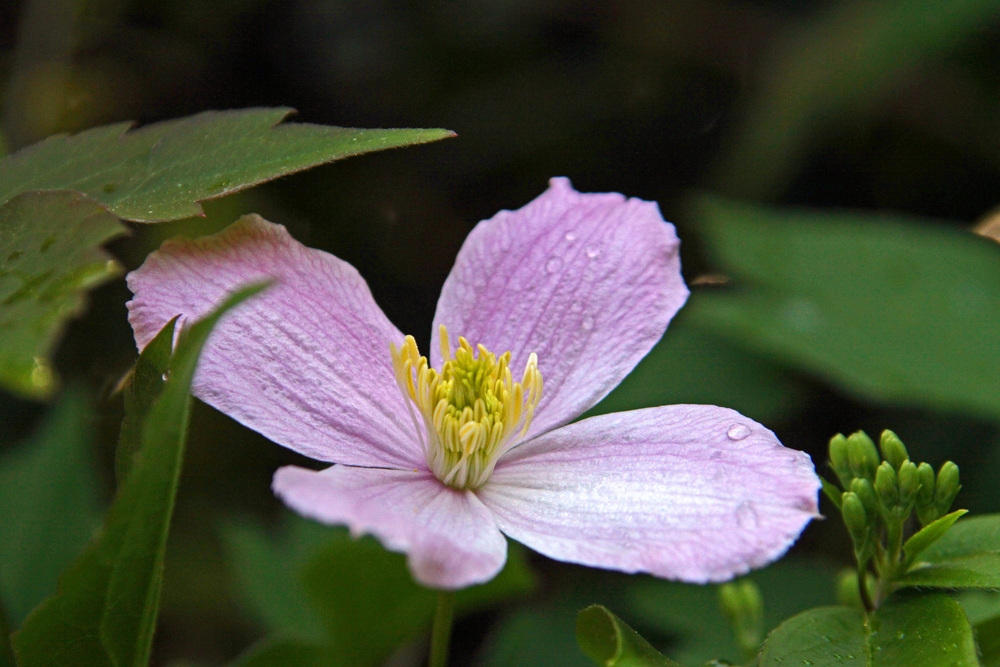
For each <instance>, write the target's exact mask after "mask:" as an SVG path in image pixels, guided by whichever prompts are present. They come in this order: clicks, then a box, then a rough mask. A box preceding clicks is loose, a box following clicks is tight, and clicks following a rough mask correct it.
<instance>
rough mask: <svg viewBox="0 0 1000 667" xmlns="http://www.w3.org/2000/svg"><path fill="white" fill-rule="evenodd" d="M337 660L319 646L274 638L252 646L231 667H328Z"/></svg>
mask: <svg viewBox="0 0 1000 667" xmlns="http://www.w3.org/2000/svg"><path fill="white" fill-rule="evenodd" d="M335 660H336V658H333V659H331V658H330V657H328V656H327V655H326V653H325V651H324V650H323V649H322V648H321V647H319V646H312V645H310V644H306V643H303V642H301V641H298V640H295V639H283V638H280V637H272V638H268V639H265V640H264V641H261V642H259V643H258V644H255V645H253V646H251V647H250V648H249V649H247V650H246V651H245V652H244V653H243V654H242V655H240V656H239V657H238V658H236V660H234V661H233V662H232V663H230V667H327V666H328V665H333V664H337V663H336V662H335Z"/></svg>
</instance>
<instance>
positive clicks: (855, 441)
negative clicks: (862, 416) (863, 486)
mask: <svg viewBox="0 0 1000 667" xmlns="http://www.w3.org/2000/svg"><path fill="white" fill-rule="evenodd" d="M847 458H848V460H849V461H850V462H851V472H852V473H853V474H854V476H855V477H864V478H866V479H870V480H874V479H875V470H876V468H878V462H879V457H878V452H877V451H876V450H875V443H874V442H872V439H871V438H869V437H868V436H867V435H866V434H865V432H864V431H858V432H857V433H852V434H851V435H850V436H848V438H847Z"/></svg>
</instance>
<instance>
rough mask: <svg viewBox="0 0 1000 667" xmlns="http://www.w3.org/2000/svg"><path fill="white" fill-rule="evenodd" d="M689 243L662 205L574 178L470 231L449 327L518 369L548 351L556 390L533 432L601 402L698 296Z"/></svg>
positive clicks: (438, 320) (447, 316)
mask: <svg viewBox="0 0 1000 667" xmlns="http://www.w3.org/2000/svg"><path fill="white" fill-rule="evenodd" d="M678 246H679V241H678V240H677V236H676V234H675V233H674V228H673V225H670V224H668V223H665V222H664V221H663V218H662V217H661V216H660V211H659V209H658V208H657V206H656V204H655V203H653V202H646V201H641V200H639V199H626V198H625V197H623V196H622V195H620V194H616V193H607V194H580V193H579V192H576V191H575V190H573V188H572V187H571V186H570V183H569V181H568V180H567V179H565V178H554V179H552V180H551V181H550V185H549V189H548V190H546V191H545V193H543V194H542V195H541V196H540V197H538V198H537V199H535V200H534V201H532V202H531V203H529V204H528V205H527V206H525V207H524V208H521V209H519V210H517V211H501V212H500V213H498V214H497V215H495V216H494V217H493V218H491V219H490V220H485V221H483V222H481V223H479V225H477V226H476V228H475V229H474V230H473V231H472V233H471V234H469V237H468V238H467V239H466V240H465V244H464V245H463V246H462V250H461V251H460V252H459V254H458V258H457V259H456V261H455V267H454V269H452V272H451V274H450V275H449V276H448V279H447V280H446V281H445V284H444V289H443V291H442V293H441V298H440V299H439V301H438V306H437V314H436V316H435V318H434V329H433V342H432V345H431V355H432V356H431V359H432V363H433V364H434V366H435V367H440V362H441V357H440V352H439V346H438V325H440V324H444V325H446V326H447V327H448V330H449V333H450V335H451V337H452V339H453V340H456V341H457V339H458V336H464V337H465V338H467V339H468V340H469V342H470V343H473V344H474V345H475V344H477V343H478V344H482V345H485V346H486V347H487V348H488V349H489V350H490V351H491V352H494V353H495V354H502V353H503V352H505V351H507V350H510V351H511V368H512V369H515V373H518V372H520V371H521V370H522V369H523V368H524V364H525V362H526V361H527V358H528V355H529V354H530V353H532V352H535V353H537V354H538V368H539V370H540V371H541V372H542V377H543V379H544V381H545V388H544V391H543V392H542V399H541V403H540V404H539V405H538V408H537V410H536V411H535V419H534V423H533V424H532V427H531V430H530V431H529V433H528V434H527V437H529V438H530V437H532V436H533V435H536V434H538V433H544V432H545V431H548V430H550V429H552V428H555V427H557V426H560V425H562V424H565V423H567V422H569V421H571V420H572V419H574V418H576V417H577V416H579V415H580V414H581V413H583V412H584V411H585V410H587V409H588V408H590V407H591V406H593V405H594V404H596V403H597V402H598V401H599V400H600V399H601V398H603V397H604V396H605V395H607V393H608V392H609V391H611V389H613V388H614V387H615V386H616V385H617V384H618V383H619V382H621V380H622V378H624V377H625V376H626V375H628V373H629V372H630V371H631V370H632V369H633V368H634V367H635V365H636V364H637V363H638V362H639V360H640V359H642V358H643V357H644V356H645V355H646V353H647V352H649V350H650V348H652V347H653V345H654V344H655V343H656V341H658V340H659V339H660V337H661V336H662V335H663V332H664V331H665V330H666V328H667V324H668V323H669V322H670V319H671V318H672V317H673V316H674V314H675V313H676V312H677V310H678V309H679V308H680V307H681V305H683V303H684V301H685V299H687V296H688V290H687V287H685V286H684V281H683V280H682V278H681V273H680V258H679V255H678Z"/></svg>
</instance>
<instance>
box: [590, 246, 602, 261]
mask: <svg viewBox="0 0 1000 667" xmlns="http://www.w3.org/2000/svg"><path fill="white" fill-rule="evenodd" d="M600 254H601V249H600V248H598V247H597V246H595V245H589V246H587V257H589V258H591V259H595V258H596V257H597V256H598V255H600Z"/></svg>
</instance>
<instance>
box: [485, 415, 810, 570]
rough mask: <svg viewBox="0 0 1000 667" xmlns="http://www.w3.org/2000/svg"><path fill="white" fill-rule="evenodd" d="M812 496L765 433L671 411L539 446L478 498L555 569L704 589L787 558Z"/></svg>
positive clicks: (514, 455) (593, 427) (802, 461)
mask: <svg viewBox="0 0 1000 667" xmlns="http://www.w3.org/2000/svg"><path fill="white" fill-rule="evenodd" d="M818 489H819V480H818V479H817V477H816V474H815V472H814V470H813V465H812V462H811V461H810V460H809V457H808V456H807V455H805V454H803V453H802V452H798V451H795V450H791V449H786V448H785V447H782V446H781V443H779V442H778V440H777V438H776V437H775V436H774V434H773V433H771V431H769V430H767V429H766V428H764V427H763V426H761V425H760V424H758V423H756V422H754V421H751V420H750V419H747V418H746V417H744V416H742V415H740V414H739V413H738V412H734V411H733V410H729V409H726V408H718V407H715V406H709V405H675V406H667V407H661V408H649V409H645V410H635V411H633V412H620V413H615V414H609V415H602V416H599V417H594V418H592V419H585V420H583V421H581V422H577V423H575V424H570V425H569V426H565V427H563V428H560V429H558V430H556V431H553V432H551V433H548V434H546V435H543V436H540V437H538V438H537V439H535V440H533V441H531V442H527V443H525V444H523V445H521V446H520V447H518V448H516V449H514V450H513V451H511V452H510V454H508V455H507V457H505V458H504V459H501V461H500V462H499V463H498V464H497V467H496V471H495V472H494V473H493V477H491V478H490V480H489V482H487V483H486V485H485V486H484V487H483V488H482V489H480V490H479V492H478V493H479V497H480V499H481V500H482V501H483V502H484V503H485V504H486V506H487V507H489V508H490V509H491V510H493V512H494V514H495V515H496V521H497V525H498V526H499V527H500V530H502V531H503V532H505V533H506V534H507V535H509V536H510V537H512V538H514V539H515V540H517V541H519V542H523V543H524V544H526V545H527V546H529V547H531V548H532V549H535V550H536V551H539V552H541V553H543V554H545V555H547V556H549V557H551V558H555V559H557V560H564V561H570V562H574V563H581V564H584V565H592V566H596V567H604V568H611V569H616V570H624V571H625V572H648V573H650V574H654V575H656V576H659V577H666V578H668V579H680V580H682V581H688V582H693V583H705V582H709V581H722V580H725V579H729V578H731V577H733V576H736V575H739V574H743V573H745V572H747V571H748V570H749V569H750V568H753V567H759V566H761V565H764V564H766V563H768V562H770V561H772V560H774V559H776V558H778V557H779V556H780V555H781V554H783V553H784V552H785V550H786V549H788V547H789V546H790V545H791V544H792V542H794V541H795V539H796V538H797V537H798V535H799V533H800V532H801V531H802V529H803V528H804V527H805V525H806V524H807V523H808V522H809V520H810V519H812V518H814V517H816V516H817V505H816V502H817V492H818Z"/></svg>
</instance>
